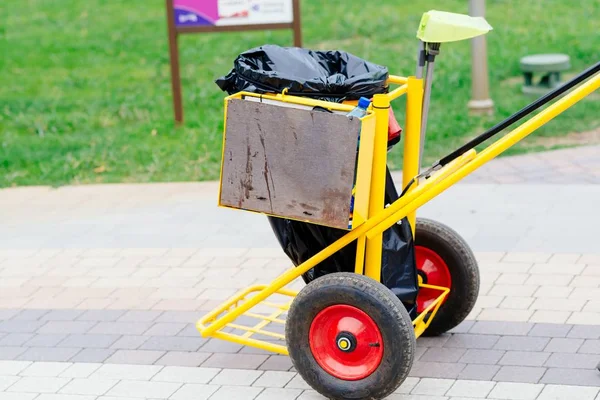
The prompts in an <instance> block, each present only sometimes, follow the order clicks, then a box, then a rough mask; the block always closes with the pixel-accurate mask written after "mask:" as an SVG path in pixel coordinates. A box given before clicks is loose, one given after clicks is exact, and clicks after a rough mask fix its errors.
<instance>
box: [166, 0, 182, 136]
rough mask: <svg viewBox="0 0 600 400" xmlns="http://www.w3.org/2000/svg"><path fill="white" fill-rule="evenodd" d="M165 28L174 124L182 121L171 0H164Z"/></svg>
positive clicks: (179, 77) (179, 123)
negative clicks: (166, 29) (166, 31)
mask: <svg viewBox="0 0 600 400" xmlns="http://www.w3.org/2000/svg"><path fill="white" fill-rule="evenodd" d="M166 4H167V28H168V35H169V59H170V60H171V89H172V92H173V112H174V113H175V124H176V125H181V124H182V123H183V101H182V99H181V76H180V75H179V45H178V43H177V36H178V35H177V30H176V29H175V10H174V8H173V0H166Z"/></svg>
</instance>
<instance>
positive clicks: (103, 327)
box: [89, 322, 152, 335]
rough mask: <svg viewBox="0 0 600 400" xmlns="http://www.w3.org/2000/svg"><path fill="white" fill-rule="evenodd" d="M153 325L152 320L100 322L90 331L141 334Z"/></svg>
mask: <svg viewBox="0 0 600 400" xmlns="http://www.w3.org/2000/svg"><path fill="white" fill-rule="evenodd" d="M151 326H152V323H151V322H99V323H98V324H97V325H96V326H94V327H93V328H92V329H91V330H90V331H89V333H92V334H106V335H141V334H143V333H144V332H146V331H147V330H148V329H150V327H151Z"/></svg>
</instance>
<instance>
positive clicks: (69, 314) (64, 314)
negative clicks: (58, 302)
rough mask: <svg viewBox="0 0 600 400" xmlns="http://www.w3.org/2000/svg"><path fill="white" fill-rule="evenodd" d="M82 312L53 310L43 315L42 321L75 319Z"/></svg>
mask: <svg viewBox="0 0 600 400" xmlns="http://www.w3.org/2000/svg"><path fill="white" fill-rule="evenodd" d="M81 314H83V311H82V310H52V311H50V312H48V313H46V314H44V315H42V316H41V317H40V318H39V320H40V321H73V320H75V319H77V317H79V316H80V315H81Z"/></svg>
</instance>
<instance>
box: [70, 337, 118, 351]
mask: <svg viewBox="0 0 600 400" xmlns="http://www.w3.org/2000/svg"><path fill="white" fill-rule="evenodd" d="M119 338H120V336H119V335H94V334H89V335H85V334H84V335H81V334H75V335H69V336H68V337H66V338H65V339H64V340H63V341H62V342H60V343H59V344H58V346H60V347H84V348H108V347H110V346H111V345H112V344H113V343H115V342H116V341H117V340H118V339H119Z"/></svg>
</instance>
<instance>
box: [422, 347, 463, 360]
mask: <svg viewBox="0 0 600 400" xmlns="http://www.w3.org/2000/svg"><path fill="white" fill-rule="evenodd" d="M465 353H466V350H465V349H458V348H456V349H452V348H450V349H448V348H429V349H427V351H426V352H425V354H423V355H422V356H421V358H420V359H419V360H420V361H432V362H447V363H452V362H458V360H460V358H461V357H462V356H463V355H464V354H465Z"/></svg>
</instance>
